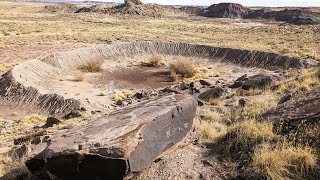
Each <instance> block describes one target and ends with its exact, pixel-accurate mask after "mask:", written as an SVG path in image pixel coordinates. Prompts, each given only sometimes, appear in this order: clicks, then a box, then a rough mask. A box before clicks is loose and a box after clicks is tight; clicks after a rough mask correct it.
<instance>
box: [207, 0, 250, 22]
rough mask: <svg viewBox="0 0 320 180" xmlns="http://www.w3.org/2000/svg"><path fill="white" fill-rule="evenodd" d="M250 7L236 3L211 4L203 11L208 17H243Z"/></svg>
mask: <svg viewBox="0 0 320 180" xmlns="http://www.w3.org/2000/svg"><path fill="white" fill-rule="evenodd" d="M249 11H250V9H249V8H246V7H244V6H242V5H241V4H236V3H220V4H213V5H211V6H210V7H208V8H207V12H206V13H204V15H205V16H208V17H219V18H244V17H245V16H247V15H248V13H249Z"/></svg>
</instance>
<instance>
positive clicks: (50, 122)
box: [42, 117, 61, 128]
mask: <svg viewBox="0 0 320 180" xmlns="http://www.w3.org/2000/svg"><path fill="white" fill-rule="evenodd" d="M60 123H61V121H60V120H59V119H57V118H54V117H48V118H47V122H46V124H45V125H43V126H42V128H49V127H53V125H57V124H60Z"/></svg>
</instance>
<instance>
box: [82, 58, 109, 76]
mask: <svg viewBox="0 0 320 180" xmlns="http://www.w3.org/2000/svg"><path fill="white" fill-rule="evenodd" d="M102 65H103V59H101V58H94V59H91V60H90V61H88V62H86V63H85V64H84V65H81V66H80V67H79V69H80V70H82V71H84V72H90V73H94V72H101V71H102Z"/></svg>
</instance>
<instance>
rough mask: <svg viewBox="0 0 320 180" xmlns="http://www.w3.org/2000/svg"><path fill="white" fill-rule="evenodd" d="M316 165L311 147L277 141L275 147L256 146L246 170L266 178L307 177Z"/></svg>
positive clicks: (315, 156) (315, 157)
mask: <svg viewBox="0 0 320 180" xmlns="http://www.w3.org/2000/svg"><path fill="white" fill-rule="evenodd" d="M316 166H317V155H316V154H315V151H314V150H313V149H311V148H309V147H302V146H293V145H290V144H288V143H278V144H277V145H275V147H272V146H270V145H269V144H267V145H262V147H261V148H257V149H256V150H255V151H254V154H253V157H252V162H251V165H250V168H249V169H248V170H247V171H248V172H249V173H253V174H255V176H258V177H259V176H260V177H261V176H262V177H266V178H267V179H307V178H306V177H307V176H308V174H310V172H311V173H312V171H315V169H316Z"/></svg>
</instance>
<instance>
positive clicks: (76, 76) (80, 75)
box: [73, 71, 86, 82]
mask: <svg viewBox="0 0 320 180" xmlns="http://www.w3.org/2000/svg"><path fill="white" fill-rule="evenodd" d="M73 76H74V80H75V81H77V82H81V81H84V79H85V78H86V75H85V74H84V73H83V72H79V71H76V72H74V73H73Z"/></svg>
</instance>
